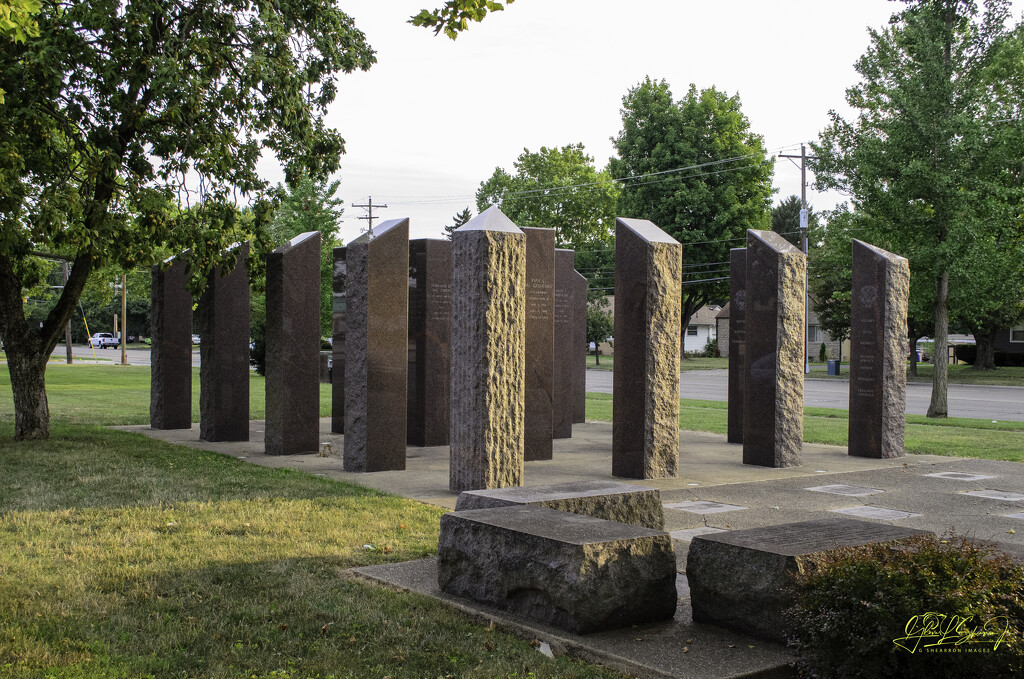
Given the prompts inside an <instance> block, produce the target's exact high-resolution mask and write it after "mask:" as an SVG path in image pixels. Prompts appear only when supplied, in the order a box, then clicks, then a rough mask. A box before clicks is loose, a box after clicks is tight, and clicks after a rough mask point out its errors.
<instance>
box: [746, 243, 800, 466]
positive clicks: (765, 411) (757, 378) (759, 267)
mask: <svg viewBox="0 0 1024 679" xmlns="http://www.w3.org/2000/svg"><path fill="white" fill-rule="evenodd" d="M746 250H747V279H746V284H747V285H746V287H747V308H746V323H745V325H746V333H745V338H746V345H747V352H746V355H745V357H744V358H745V362H744V368H743V372H744V384H743V463H744V464H756V465H760V466H762V467H793V466H797V465H799V464H800V451H801V450H802V448H803V431H804V424H803V423H804V420H803V416H804V307H805V304H806V295H805V294H804V292H805V278H804V276H805V271H806V257H805V256H804V253H802V252H800V251H799V250H797V249H796V248H795V247H793V246H792V245H791V244H790V243H789V242H788V241H787V240H786V239H785V238H783V237H782V236H780V235H779V234H777V233H775V232H773V231H754V230H750V231H747V247H746Z"/></svg>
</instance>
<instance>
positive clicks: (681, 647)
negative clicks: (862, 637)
mask: <svg viewBox="0 0 1024 679" xmlns="http://www.w3.org/2000/svg"><path fill="white" fill-rule="evenodd" d="M350 572H351V573H354V574H355V575H357V576H359V577H362V578H366V579H368V580H371V581H374V582H377V583H380V584H383V585H386V586H390V587H395V588H398V589H403V590H411V591H413V592H418V593H420V594H424V595H426V596H429V597H432V598H434V599H438V600H440V601H444V602H446V603H448V604H450V605H452V606H454V607H456V608H458V609H460V610H462V611H463V612H465V613H468V614H470V615H472V616H474V617H476V618H478V619H480V620H481V621H483V622H493V623H494V624H495V625H496V626H497V627H500V628H502V629H504V630H506V631H509V632H512V633H514V634H516V635H518V636H520V637H521V638H523V639H529V640H536V641H537V642H538V645H539V644H541V643H547V644H548V646H549V648H550V649H551V651H552V653H553V654H554V655H562V654H567V655H569V656H571V657H576V658H580V659H582V660H587V661H590V662H597V663H600V664H602V665H606V666H609V667H613V668H615V669H618V670H620V671H623V672H626V673H628V674H630V675H633V676H637V677H687V678H688V679H712V678H717V679H723V678H726V677H765V678H767V677H790V676H795V675H794V673H793V671H792V669H791V668H790V663H791V662H792V661H793V659H794V655H793V654H792V652H791V651H789V650H788V649H786V648H785V647H783V646H779V645H776V644H772V643H769V642H765V641H759V640H755V639H751V638H749V637H746V636H742V635H739V634H734V633H732V632H729V631H728V630H724V629H721V628H719V627H715V626H712V625H700V624H696V623H694V622H693V612H692V610H691V608H690V605H689V599H688V598H681V599H680V600H679V606H678V607H677V609H676V615H675V618H674V619H673V620H671V621H665V622H659V623H649V624H644V625H636V626H632V627H627V628H624V629H618V630H611V631H607V632H598V633H595V634H585V635H581V634H571V633H569V632H565V631H564V630H559V629H556V628H554V627H550V626H548V625H543V624H541V623H537V622H534V621H531V620H527V619H525V618H521V617H518V616H515V615H511V614H509V613H506V612H505V611H501V610H499V609H496V608H492V607H489V606H486V605H483V604H478V603H476V602H473V601H469V600H467V599H462V598H459V597H454V596H451V595H449V594H445V593H444V592H441V591H440V589H439V588H438V586H437V560H436V559H421V560H419V561H407V562H404V563H396V564H385V565H380V566H366V567H362V568H353V569H352V570H351V571H350Z"/></svg>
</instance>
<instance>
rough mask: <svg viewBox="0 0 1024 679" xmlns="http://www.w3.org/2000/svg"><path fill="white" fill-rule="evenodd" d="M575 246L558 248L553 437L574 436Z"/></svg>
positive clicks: (556, 255)
mask: <svg viewBox="0 0 1024 679" xmlns="http://www.w3.org/2000/svg"><path fill="white" fill-rule="evenodd" d="M575 256H576V253H575V252H573V251H572V250H561V249H559V250H555V345H554V367H553V378H554V379H553V381H552V392H553V397H552V437H553V438H556V439H567V438H572V406H573V398H574V396H573V367H574V366H573V359H574V356H575V354H574V352H573V349H574V348H575V344H574V339H575V336H574V334H573V312H574V309H573V293H574V291H575V284H574V283H575V278H576V270H575V269H574V268H573V259H574V257H575Z"/></svg>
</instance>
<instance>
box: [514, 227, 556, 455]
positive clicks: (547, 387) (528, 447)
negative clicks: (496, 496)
mask: <svg viewBox="0 0 1024 679" xmlns="http://www.w3.org/2000/svg"><path fill="white" fill-rule="evenodd" d="M522 231H523V233H524V234H526V395H525V398H526V421H525V427H526V429H525V435H524V444H523V451H524V452H523V454H524V456H525V459H526V460H527V461H531V460H550V459H551V454H552V448H551V437H552V433H553V430H554V427H553V424H554V420H553V405H552V401H553V396H554V393H553V392H554V384H553V381H554V375H553V370H554V348H555V230H554V229H538V228H531V227H524V228H523V229H522Z"/></svg>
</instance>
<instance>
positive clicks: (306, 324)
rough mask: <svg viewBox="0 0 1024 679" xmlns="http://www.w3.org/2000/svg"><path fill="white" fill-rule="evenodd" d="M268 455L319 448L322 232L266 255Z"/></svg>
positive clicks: (312, 451)
mask: <svg viewBox="0 0 1024 679" xmlns="http://www.w3.org/2000/svg"><path fill="white" fill-rule="evenodd" d="M266 333H267V334H266V338H267V358H266V366H267V373H266V377H267V379H266V383H265V386H266V406H267V420H266V442H265V446H264V452H266V454H267V455H295V454H298V453H315V452H316V451H318V450H319V449H320V379H319V378H320V232H319V231H309V232H307V233H303V234H300V235H298V236H296V237H295V238H293V239H291V240H290V241H289V242H287V243H285V244H284V245H282V246H280V247H278V248H277V249H275V250H274V251H273V252H271V253H270V254H269V255H268V256H267V330H266Z"/></svg>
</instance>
